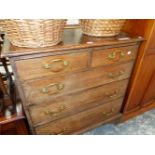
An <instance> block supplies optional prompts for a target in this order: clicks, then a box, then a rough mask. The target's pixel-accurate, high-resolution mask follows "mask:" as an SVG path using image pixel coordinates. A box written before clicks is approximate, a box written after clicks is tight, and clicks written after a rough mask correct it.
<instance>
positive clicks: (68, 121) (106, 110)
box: [35, 98, 123, 135]
mask: <svg viewBox="0 0 155 155" xmlns="http://www.w3.org/2000/svg"><path fill="white" fill-rule="evenodd" d="M122 101H123V98H120V99H117V100H115V101H112V102H109V103H107V104H103V105H101V106H98V107H96V108H93V109H90V110H87V111H84V112H81V113H78V114H76V115H72V116H70V117H66V118H63V119H60V120H57V121H54V122H51V123H48V124H46V125H43V126H38V127H36V128H35V131H36V134H39V135H50V134H52V135H59V134H74V133H75V132H77V131H80V130H82V129H84V128H88V127H89V126H92V124H98V123H100V122H104V120H106V119H108V118H110V117H113V116H115V115H117V114H119V113H120V109H121V106H122Z"/></svg>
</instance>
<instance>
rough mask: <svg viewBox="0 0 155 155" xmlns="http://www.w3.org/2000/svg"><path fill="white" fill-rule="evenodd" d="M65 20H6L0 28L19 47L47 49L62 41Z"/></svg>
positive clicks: (1, 22) (1, 23) (0, 22)
mask: <svg viewBox="0 0 155 155" xmlns="http://www.w3.org/2000/svg"><path fill="white" fill-rule="evenodd" d="M65 24H66V20H65V19H34V20H31V19H7V20H0V26H2V28H3V30H4V31H5V32H6V34H7V36H8V38H9V40H10V41H11V43H12V44H13V45H15V46H19V47H29V48H37V47H47V46H53V45H56V44H58V43H59V42H61V41H62V34H63V30H64V26H65Z"/></svg>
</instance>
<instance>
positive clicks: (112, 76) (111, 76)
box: [107, 71, 125, 78]
mask: <svg viewBox="0 0 155 155" xmlns="http://www.w3.org/2000/svg"><path fill="white" fill-rule="evenodd" d="M124 73H125V71H119V72H117V73H112V72H109V73H107V76H108V77H109V78H116V77H119V76H121V75H123V74H124Z"/></svg>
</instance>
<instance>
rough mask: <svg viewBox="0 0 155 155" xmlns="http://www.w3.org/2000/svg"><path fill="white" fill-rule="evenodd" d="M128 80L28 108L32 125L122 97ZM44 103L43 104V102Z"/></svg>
mask: <svg viewBox="0 0 155 155" xmlns="http://www.w3.org/2000/svg"><path fill="white" fill-rule="evenodd" d="M127 84H128V79H126V80H123V81H119V82H113V83H110V84H107V85H104V86H101V87H98V88H94V89H89V90H87V91H84V92H83V91H82V92H79V93H75V94H70V95H66V96H62V97H57V98H53V99H51V101H49V102H48V103H46V104H43V105H41V106H30V108H29V111H30V115H31V119H32V122H33V124H37V123H41V122H48V121H52V120H55V119H59V118H62V117H64V116H67V115H71V114H74V113H75V112H76V113H77V112H80V111H83V110H86V109H88V108H91V107H93V106H96V105H99V104H102V103H103V102H105V103H106V102H109V101H112V100H114V99H117V98H120V97H123V96H124V95H125V90H126V87H127ZM44 103H45V102H44Z"/></svg>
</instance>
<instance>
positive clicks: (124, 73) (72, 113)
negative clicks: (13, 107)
mask: <svg viewBox="0 0 155 155" xmlns="http://www.w3.org/2000/svg"><path fill="white" fill-rule="evenodd" d="M140 41H142V39H141V38H139V37H137V36H129V35H127V34H121V35H119V36H117V37H111V38H94V37H88V36H85V35H82V32H81V29H66V30H65V32H64V39H63V42H62V43H61V44H59V45H56V46H53V47H48V48H40V49H28V48H19V47H14V46H12V45H11V44H10V43H9V41H7V39H6V41H5V44H4V46H3V54H2V56H5V57H9V58H10V62H11V65H12V68H13V72H14V75H15V81H16V85H17V87H18V90H19V92H20V97H21V99H22V102H23V106H24V109H25V113H26V116H27V119H28V121H29V125H30V128H31V131H32V134H79V133H81V132H84V131H86V130H88V129H90V128H93V127H95V126H98V125H100V124H103V123H105V122H110V121H113V120H116V119H118V118H119V117H120V116H121V108H122V103H123V99H124V96H125V92H126V89H127V85H128V82H129V78H130V75H131V72H132V68H133V66H134V60H135V59H136V55H137V52H138V47H139V43H140Z"/></svg>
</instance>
